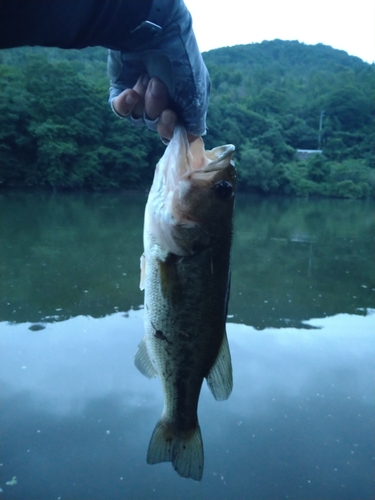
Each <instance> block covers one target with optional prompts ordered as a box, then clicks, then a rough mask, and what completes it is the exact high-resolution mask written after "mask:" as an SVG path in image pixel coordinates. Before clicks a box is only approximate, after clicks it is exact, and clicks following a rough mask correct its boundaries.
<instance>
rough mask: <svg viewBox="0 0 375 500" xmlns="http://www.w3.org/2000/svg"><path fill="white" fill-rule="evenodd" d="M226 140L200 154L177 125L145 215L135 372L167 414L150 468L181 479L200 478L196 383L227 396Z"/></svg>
mask: <svg viewBox="0 0 375 500" xmlns="http://www.w3.org/2000/svg"><path fill="white" fill-rule="evenodd" d="M234 150H235V147H234V146H233V145H231V144H229V145H224V146H220V147H217V148H214V149H212V150H210V151H205V149H204V143H203V140H202V139H201V138H198V139H196V140H195V141H194V142H193V143H191V144H189V143H188V139H187V134H186V130H185V128H184V127H183V126H179V125H178V126H177V127H176V129H175V132H174V135H173V138H172V139H171V141H170V143H169V144H168V146H167V148H166V150H165V152H164V155H163V156H162V158H161V160H160V161H159V163H158V164H157V166H156V169H155V174H154V180H153V183H152V186H151V189H150V192H149V196H148V200H147V203H146V208H145V219H144V233H143V243H144V253H143V255H142V257H141V283H140V288H141V289H142V290H144V328H145V336H144V338H143V339H142V341H141V342H140V344H139V347H138V351H137V353H136V355H135V365H136V367H137V368H138V369H139V371H140V372H141V373H142V374H143V375H145V376H147V377H149V378H151V377H156V376H159V377H160V380H161V384H162V387H163V392H164V409H163V412H162V416H161V418H160V420H159V422H158V423H157V424H156V426H155V429H154V431H153V434H152V436H151V439H150V443H149V447H148V451H147V463H149V464H156V463H161V462H172V465H173V467H174V469H175V470H176V471H177V473H178V474H179V475H180V476H181V477H184V478H191V479H193V480H196V481H200V480H201V479H202V476H203V467H204V456H203V441H202V435H201V430H200V426H199V422H198V416H197V409H198V400H199V395H200V391H201V387H202V383H203V380H204V379H206V381H207V384H208V387H209V389H210V390H211V392H212V394H213V396H214V398H215V399H216V400H219V401H221V400H225V399H227V398H228V397H229V395H230V393H231V391H232V387H233V376H232V364H231V356H230V351H229V345H228V339H227V334H226V317H227V308H228V300H229V289H230V253H231V245H232V233H233V213H234V202H235V186H236V169H235V166H234V161H233V155H234Z"/></svg>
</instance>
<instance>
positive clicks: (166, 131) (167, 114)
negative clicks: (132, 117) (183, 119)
mask: <svg viewBox="0 0 375 500" xmlns="http://www.w3.org/2000/svg"><path fill="white" fill-rule="evenodd" d="M176 123H177V115H176V113H175V112H174V111H172V110H171V109H165V110H164V111H163V112H162V114H161V115H160V118H159V121H158V125H157V131H158V134H159V135H160V136H161V137H164V138H165V139H169V140H170V139H172V137H173V131H174V129H175V126H176Z"/></svg>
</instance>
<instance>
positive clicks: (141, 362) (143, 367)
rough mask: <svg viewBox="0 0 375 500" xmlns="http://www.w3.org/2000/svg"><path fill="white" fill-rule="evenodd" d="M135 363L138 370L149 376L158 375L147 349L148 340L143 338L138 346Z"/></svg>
mask: <svg viewBox="0 0 375 500" xmlns="http://www.w3.org/2000/svg"><path fill="white" fill-rule="evenodd" d="M134 364H135V366H136V367H137V368H138V370H139V371H140V372H141V373H142V375H145V376H146V377H147V378H153V377H157V376H158V374H157V372H156V370H155V368H154V367H153V366H152V363H151V359H150V356H149V354H148V351H147V346H146V341H145V339H144V338H143V339H142V340H141V342H140V344H139V346H138V351H137V353H136V355H135V357H134Z"/></svg>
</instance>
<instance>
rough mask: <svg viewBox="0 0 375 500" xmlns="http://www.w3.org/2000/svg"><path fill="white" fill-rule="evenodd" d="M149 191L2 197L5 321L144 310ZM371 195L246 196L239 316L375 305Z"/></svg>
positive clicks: (237, 280)
mask: <svg viewBox="0 0 375 500" xmlns="http://www.w3.org/2000/svg"><path fill="white" fill-rule="evenodd" d="M145 201H146V195H145V194H139V193H123V194H116V195H114V194H113V195H112V194H111V195H109V194H95V195H88V194H80V195H73V194H54V195H51V194H40V195H35V194H33V193H28V194H6V195H2V196H0V209H1V213H2V228H1V234H2V244H1V260H0V279H1V283H2V297H1V299H0V320H3V321H15V322H20V321H22V322H24V321H33V322H40V321H47V322H48V321H52V320H54V319H67V318H69V317H72V316H78V315H81V314H84V315H90V316H93V317H102V316H105V315H107V314H111V313H113V312H116V311H124V310H128V309H130V308H132V307H133V308H138V306H139V304H141V303H142V302H143V297H142V294H141V292H140V291H139V287H138V284H139V256H140V255H141V253H142V228H143V211H144V205H145ZM373 213H374V204H373V203H372V202H366V201H357V200H288V199H284V198H271V199H259V198H256V197H250V196H238V199H237V204H236V214H235V234H234V244H233V258H232V295H231V302H230V305H229V307H230V310H229V313H230V315H231V316H232V318H231V321H234V322H236V323H245V324H247V325H252V326H254V327H256V328H258V329H262V328H266V327H270V326H272V327H287V326H296V327H304V324H305V321H306V320H308V319H310V318H313V317H315V318H318V317H324V316H332V315H336V314H340V313H350V314H362V311H363V310H364V309H366V308H371V307H373V306H374V303H375V301H374V295H375V294H374V291H375V261H374V258H373V254H374V235H375V220H374V217H373Z"/></svg>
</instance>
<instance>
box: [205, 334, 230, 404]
mask: <svg viewBox="0 0 375 500" xmlns="http://www.w3.org/2000/svg"><path fill="white" fill-rule="evenodd" d="M207 385H208V387H209V388H210V391H211V392H212V394H213V396H214V398H215V399H216V400H217V401H223V400H224V399H228V398H229V396H230V393H231V392H232V388H233V375H232V361H231V357H230V351H229V344H228V338H227V334H226V332H224V337H223V341H222V343H221V347H220V350H219V354H218V355H217V358H216V361H215V363H214V365H213V366H212V368H211V370H210V372H209V374H208V375H207Z"/></svg>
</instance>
